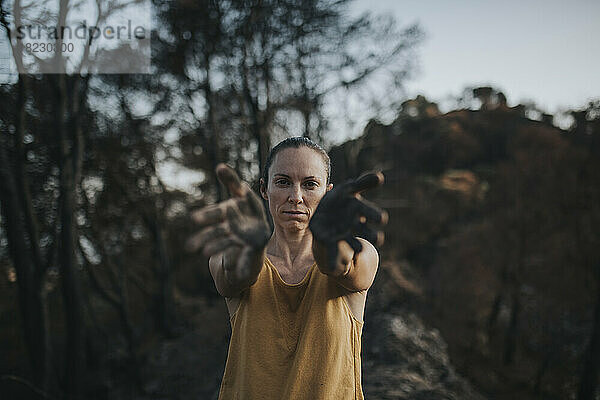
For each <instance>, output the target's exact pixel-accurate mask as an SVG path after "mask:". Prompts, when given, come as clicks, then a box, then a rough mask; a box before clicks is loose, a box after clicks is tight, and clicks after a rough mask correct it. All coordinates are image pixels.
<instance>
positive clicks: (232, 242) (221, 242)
mask: <svg viewBox="0 0 600 400" xmlns="http://www.w3.org/2000/svg"><path fill="white" fill-rule="evenodd" d="M241 245H242V244H241V243H239V241H238V240H236V239H234V238H233V237H231V236H227V237H224V238H218V239H215V240H211V241H210V242H208V243H207V244H206V246H204V250H203V251H202V253H203V254H204V256H205V257H210V256H213V255H215V254H217V253H220V252H222V251H225V250H226V249H227V248H229V247H231V246H241Z"/></svg>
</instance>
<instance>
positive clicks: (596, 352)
mask: <svg viewBox="0 0 600 400" xmlns="http://www.w3.org/2000/svg"><path fill="white" fill-rule="evenodd" d="M599 267H600V266H599ZM596 291H597V296H598V297H597V299H596V306H595V308H594V325H593V327H592V333H591V337H590V343H589V345H588V347H587V349H586V351H585V353H584V364H583V371H582V373H581V380H580V383H579V390H578V392H577V400H593V399H595V394H596V389H597V386H598V373H599V372H600V282H599V284H598V285H597V289H596Z"/></svg>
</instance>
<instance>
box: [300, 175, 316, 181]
mask: <svg viewBox="0 0 600 400" xmlns="http://www.w3.org/2000/svg"><path fill="white" fill-rule="evenodd" d="M307 179H314V180H316V181H319V180H320V179H319V177H317V176H314V175H311V176H306V177H304V179H303V180H307Z"/></svg>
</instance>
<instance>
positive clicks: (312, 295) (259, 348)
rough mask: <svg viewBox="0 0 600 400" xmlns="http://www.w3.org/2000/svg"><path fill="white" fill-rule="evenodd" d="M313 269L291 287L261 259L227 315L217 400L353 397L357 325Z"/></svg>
mask: <svg viewBox="0 0 600 400" xmlns="http://www.w3.org/2000/svg"><path fill="white" fill-rule="evenodd" d="M344 294H348V291H347V290H346V289H345V288H343V287H341V286H340V285H338V284H337V283H336V282H334V281H333V280H331V279H329V277H328V276H327V275H324V274H323V273H321V271H319V269H318V268H317V265H316V264H314V265H313V266H312V267H311V269H310V270H309V271H308V273H307V274H306V276H305V277H304V279H302V281H301V282H299V283H297V284H287V283H285V282H284V281H283V279H282V278H281V276H280V275H279V272H278V271H277V269H276V268H275V266H274V265H273V264H272V263H271V261H269V260H268V259H267V258H266V257H265V263H264V265H263V268H262V270H261V272H260V273H259V276H258V280H257V281H256V283H254V285H252V286H250V287H249V288H248V289H246V290H245V291H244V292H243V294H242V297H241V299H240V303H239V306H238V309H237V310H236V311H235V313H234V314H233V315H232V316H231V319H230V321H231V329H232V333H231V340H230V342H229V351H228V355H227V362H226V364H225V373H224V375H223V380H222V382H221V389H220V392H219V400H247V399H250V400H259V399H260V400H262V399H264V400H351V399H352V400H356V399H361V400H362V399H363V398H364V397H363V392H362V387H361V358H360V357H361V356H360V352H361V335H362V327H363V322H362V321H359V320H358V319H356V318H355V317H354V315H353V314H352V312H351V311H350V308H349V306H348V303H347V301H346V298H345V297H344Z"/></svg>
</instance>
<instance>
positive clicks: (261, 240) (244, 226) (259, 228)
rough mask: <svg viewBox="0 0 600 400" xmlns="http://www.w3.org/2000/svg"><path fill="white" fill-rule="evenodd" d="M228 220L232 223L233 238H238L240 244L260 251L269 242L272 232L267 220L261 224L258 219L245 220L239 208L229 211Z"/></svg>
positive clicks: (232, 208)
mask: <svg viewBox="0 0 600 400" xmlns="http://www.w3.org/2000/svg"><path fill="white" fill-rule="evenodd" d="M227 219H228V220H229V221H230V226H231V231H232V236H234V237H237V238H238V239H239V240H240V243H243V244H246V245H248V246H250V247H252V248H254V249H259V248H263V247H264V246H265V245H266V244H267V242H268V241H269V238H270V236H271V232H270V230H269V226H268V225H267V222H266V220H265V221H262V223H261V222H260V221H259V220H257V219H256V218H255V219H254V221H252V220H250V219H248V218H243V217H242V216H241V215H240V213H239V209H238V208H237V207H230V208H228V209H227Z"/></svg>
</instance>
